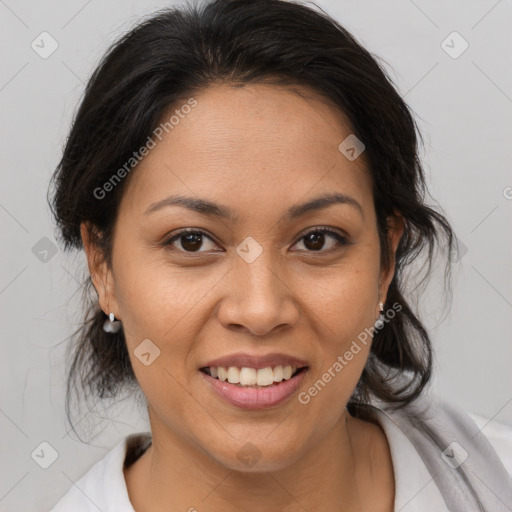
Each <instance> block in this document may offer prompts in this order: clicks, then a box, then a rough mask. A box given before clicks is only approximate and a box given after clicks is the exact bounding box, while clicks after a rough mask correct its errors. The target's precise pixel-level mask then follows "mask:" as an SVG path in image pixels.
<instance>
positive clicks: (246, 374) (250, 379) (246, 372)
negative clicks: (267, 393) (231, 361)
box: [240, 368, 256, 386]
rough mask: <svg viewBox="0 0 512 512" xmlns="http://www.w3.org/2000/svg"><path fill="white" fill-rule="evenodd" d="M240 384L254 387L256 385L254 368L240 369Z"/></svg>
mask: <svg viewBox="0 0 512 512" xmlns="http://www.w3.org/2000/svg"><path fill="white" fill-rule="evenodd" d="M240 384H241V385H242V386H254V384H256V370H255V369H254V368H242V369H241V370H240Z"/></svg>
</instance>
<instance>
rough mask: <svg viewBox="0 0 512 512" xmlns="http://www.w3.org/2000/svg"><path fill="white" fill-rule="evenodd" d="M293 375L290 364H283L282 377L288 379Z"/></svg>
mask: <svg viewBox="0 0 512 512" xmlns="http://www.w3.org/2000/svg"><path fill="white" fill-rule="evenodd" d="M292 375H293V368H292V367H291V366H285V367H284V368H283V378H284V379H285V380H290V379H291V378H292Z"/></svg>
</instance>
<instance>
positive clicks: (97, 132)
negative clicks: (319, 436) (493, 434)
mask: <svg viewBox="0 0 512 512" xmlns="http://www.w3.org/2000/svg"><path fill="white" fill-rule="evenodd" d="M315 7H316V6H315V5H314V4H313V5H312V6H306V5H302V4H299V3H294V2H289V1H280V0H259V1H257V2H255V1H252V0H216V1H211V2H207V3H203V4H201V5H199V6H187V7H181V8H171V9H166V10H163V11H159V12H157V13H156V14H153V15H152V16H151V17H150V18H148V19H146V20H144V21H142V22H140V23H139V24H138V25H137V26H136V27H135V28H134V29H133V30H131V31H130V32H129V33H127V34H126V35H125V36H124V37H122V38H121V39H120V40H118V41H117V42H116V43H115V44H114V45H113V46H112V47H111V48H110V49H109V50H108V52H107V53H106V55H105V56H104V57H103V59H102V60H101V62H100V63H99V65H98V67H97V68H96V70H95V71H94V73H93V74H92V76H91V78H90V80H89V81H88V83H87V86H86V89H85V93H84V96H83V99H82V101H81V104H80V106H79V108H78V111H77V112H76V115H75V118H74V121H73V125H72V128H71V132H70V134H69V137H68V139H67V141H66V144H65V148H64V152H63V156H62V159H61V161H60V163H59V164H58V166H57V169H56V171H55V174H54V176H53V178H52V185H53V186H54V193H53V196H52V197H51V198H50V199H49V201H50V204H51V207H52V211H53V214H54V216H55V219H56V223H57V225H58V228H59V230H60V233H59V237H60V238H61V239H62V241H63V244H64V246H65V249H69V248H77V249H79V248H81V247H82V240H81V235H80V224H81V223H82V222H89V223H91V225H92V226H94V227H95V228H96V229H95V230H92V231H91V237H92V239H93V242H94V243H96V244H97V245H98V246H99V247H100V248H101V249H102V251H103V254H104V256H105V259H106V261H107V262H109V264H110V263H111V251H112V230H113V226H114V223H115V221H116V215H117V211H118V205H119V202H120V199H121V197H122V194H123V190H124V189H125V187H126V184H127V182H128V180H129V176H128V177H127V178H126V179H124V180H122V181H121V182H120V183H119V184H117V185H116V186H115V187H114V188H113V190H112V191H111V192H109V193H108V194H107V195H106V197H104V198H102V199H98V198H97V197H96V196H95V194H94V190H95V189H97V188H98V187H101V186H102V185H103V184H104V183H105V182H107V181H108V180H109V178H110V177H111V176H112V175H113V173H115V171H116V170H117V169H119V168H120V167H122V166H123V164H124V163H125V162H127V161H128V160H129V158H130V157H131V156H132V153H133V151H134V150H136V149H137V148H139V147H141V146H142V145H143V144H144V143H145V141H146V140H147V137H148V136H149V135H150V134H151V133H152V132H153V130H154V129H155V127H156V126H157V125H158V124H159V121H160V120H161V118H162V115H163V114H164V112H166V111H167V110H168V109H169V107H170V106H172V105H176V104H177V102H178V101H179V100H180V99H182V98H184V97H190V96H191V95H192V94H194V92H199V91H201V90H202V89H205V88H207V87H208V86H209V85H210V84H213V83H220V82H228V83H232V84H234V85H243V84H250V83H256V82H266V83H274V84H287V85H302V86H307V87H308V88H309V89H310V90H313V91H315V92H316V93H319V94H320V95H321V96H322V97H323V98H325V99H326V100H328V101H329V102H331V103H332V104H333V105H336V106H337V108H339V110H340V111H342V112H343V113H344V114H345V116H346V117H347V118H348V119H349V121H350V123H351V129H352V130H353V133H354V134H355V135H356V136H357V137H358V138H359V139H360V140H361V141H363V142H364V144H365V146H366V149H365V154H364V156H365V159H366V161H367V165H368V169H369V172H370V174H371V177H372V180H373V194H374V204H375V210H376V215H377V222H378V232H379V240H380V244H381V264H382V265H383V266H384V267H386V266H388V265H389V264H390V263H391V260H390V254H391V253H390V247H389V246H388V238H387V233H388V226H387V218H388V216H390V215H392V214H393V212H399V213H400V214H401V215H402V216H403V218H404V220H405V230H404V234H403V237H402V239H401V241H400V243H399V246H398V249H397V251H396V258H395V274H394V278H393V280H392V282H391V285H390V287H389V291H388V296H387V302H386V307H387V308H389V307H390V306H391V305H393V304H395V303H398V304H400V306H401V310H400V311H399V312H397V313H396V316H395V318H394V319H393V320H392V321H390V322H388V323H386V324H385V325H384V326H383V327H382V329H379V330H378V331H377V332H376V333H375V336H374V339H373V344H372V347H371V353H370V356H369V359H368V362H367V364H366V367H365V369H364V371H363V373H362V376H361V379H360V381H359V383H358V385H357V388H356V390H355V392H354V394H353V396H352V399H351V402H350V404H354V405H355V404H357V403H364V402H366V401H367V400H368V398H369V397H370V395H373V396H375V397H377V398H379V399H381V400H384V401H385V402H387V403H389V404H392V405H395V406H397V407H403V406H405V405H407V404H408V403H410V402H411V401H413V400H414V399H415V398H416V397H418V396H419V394H420V393H421V391H422V390H423V388H424V387H425V386H426V384H427V383H428V381H429V379H430V376H431V371H432V349H431V343H430V339H429V335H428V333H427V331H426V330H425V328H424V326H423V324H422V322H421V321H420V319H419V318H418V317H417V315H416V314H415V313H414V312H413V309H412V307H411V306H410V304H409V303H408V300H407V298H406V297H405V296H404V295H405V294H404V286H405V284H406V279H405V274H404V272H405V270H406V269H407V268H408V266H409V265H410V264H411V262H413V261H415V260H416V259H417V258H418V257H420V255H424V257H425V259H426V262H425V265H424V267H425V272H426V273H425V275H428V274H429V272H430V269H431V266H432V261H433V255H434V249H435V248H436V247H437V246H441V247H442V248H443V247H444V248H445V249H446V248H447V249H448V253H449V254H451V251H452V247H453V245H454V244H453V234H452V229H451V227H450V225H449V223H448V221H447V220H446V218H445V217H444V216H443V215H442V214H441V213H439V212H438V211H436V209H434V208H433V207H431V206H429V205H428V204H427V203H426V196H427V190H426V184H425V177H424V173H423V169H422V165H421V162H420V160H419V156H418V136H420V134H419V130H418V129H417V125H416V123H415V121H414V119H413V116H412V115H411V111H410V109H409V108H408V106H407V105H406V103H405V102H404V100H403V99H402V98H401V97H400V95H399V94H398V92H397V90H396V88H395V86H394V84H393V82H392V80H391V79H390V78H389V77H388V75H387V74H386V72H385V70H384V67H383V66H381V65H380V64H379V63H378V62H377V59H378V58H377V57H374V56H372V55H371V54H370V53H369V52H368V51H367V50H366V49H365V48H363V47H362V46H361V45H360V44H359V43H358V42H357V40H356V39H355V38H354V37H353V36H352V35H351V34H350V33H349V32H348V31H347V30H346V29H345V28H343V27H342V26H341V25H340V24H338V23H337V22H336V21H334V20H333V19H331V18H330V17H329V16H328V15H326V14H325V13H323V12H321V10H320V9H315ZM134 172H136V168H135V169H134V170H133V171H131V174H133V173H134ZM131 174H130V175H131ZM441 241H443V243H442V244H441ZM446 268H447V272H448V273H449V269H450V258H448V263H447V267H446ZM91 284H92V283H91V280H90V279H89V281H88V286H89V288H90V286H91ZM85 315H86V316H85V321H84V323H83V326H81V327H80V329H79V330H78V331H77V332H76V333H75V336H74V338H75V345H74V346H73V348H72V357H73V360H72V364H71V366H70V370H69V379H68V400H69V394H70V392H71V390H72V389H73V388H76V389H77V390H79V391H83V392H85V393H86V394H87V393H89V394H92V395H94V396H97V397H101V398H106V397H115V396H116V394H117V393H118V392H119V391H120V390H121V389H122V388H124V387H125V386H127V385H129V384H132V385H133V384H136V380H135V375H134V372H133V369H132V367H131V364H130V359H129V356H128V353H127V349H126V344H125V338H124V334H123V331H122V329H121V331H119V332H118V333H117V334H107V333H105V332H104V331H103V329H102V325H103V322H104V320H105V319H106V316H105V314H104V313H103V312H102V311H101V309H100V308H99V306H98V303H97V301H96V300H93V301H92V303H88V304H86V311H85ZM77 383H78V384H79V385H77ZM67 403H68V402H67ZM350 404H349V405H350Z"/></svg>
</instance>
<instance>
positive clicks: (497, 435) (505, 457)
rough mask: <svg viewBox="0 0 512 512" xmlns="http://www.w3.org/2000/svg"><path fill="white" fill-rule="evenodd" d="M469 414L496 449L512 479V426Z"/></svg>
mask: <svg viewBox="0 0 512 512" xmlns="http://www.w3.org/2000/svg"><path fill="white" fill-rule="evenodd" d="M468 414H469V416H470V417H471V419H472V420H473V421H474V422H475V424H476V426H477V427H478V428H479V430H480V432H482V434H483V435H484V436H485V437H486V438H487V440H488V441H489V443H490V444H491V446H492V447H493V448H494V451H495V452H496V454H497V455H498V457H499V458H500V460H501V462H502V464H503V465H504V466H505V469H506V470H507V472H508V474H509V475H510V476H511V477H512V426H511V425H507V424H505V423H500V422H498V421H496V420H494V419H492V418H487V417H485V416H481V415H479V414H475V413H472V412H468Z"/></svg>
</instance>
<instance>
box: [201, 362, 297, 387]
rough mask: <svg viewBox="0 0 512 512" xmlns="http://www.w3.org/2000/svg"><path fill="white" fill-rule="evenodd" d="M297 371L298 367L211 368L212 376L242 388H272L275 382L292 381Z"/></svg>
mask: <svg viewBox="0 0 512 512" xmlns="http://www.w3.org/2000/svg"><path fill="white" fill-rule="evenodd" d="M296 371H297V367H296V366H291V365H288V366H275V367H274V368H272V367H270V366H268V367H267V368H260V369H256V368H247V367H243V368H237V367H236V366H230V367H229V368H226V367H224V366H214V367H210V375H211V376H212V377H213V378H218V379H219V380H220V381H223V382H225V381H228V382H229V383H231V384H240V385H241V386H254V385H258V386H270V385H272V384H273V383H274V382H281V381H282V380H283V379H284V380H290V379H291V378H292V375H293V374H294V373H295V372H296Z"/></svg>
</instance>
